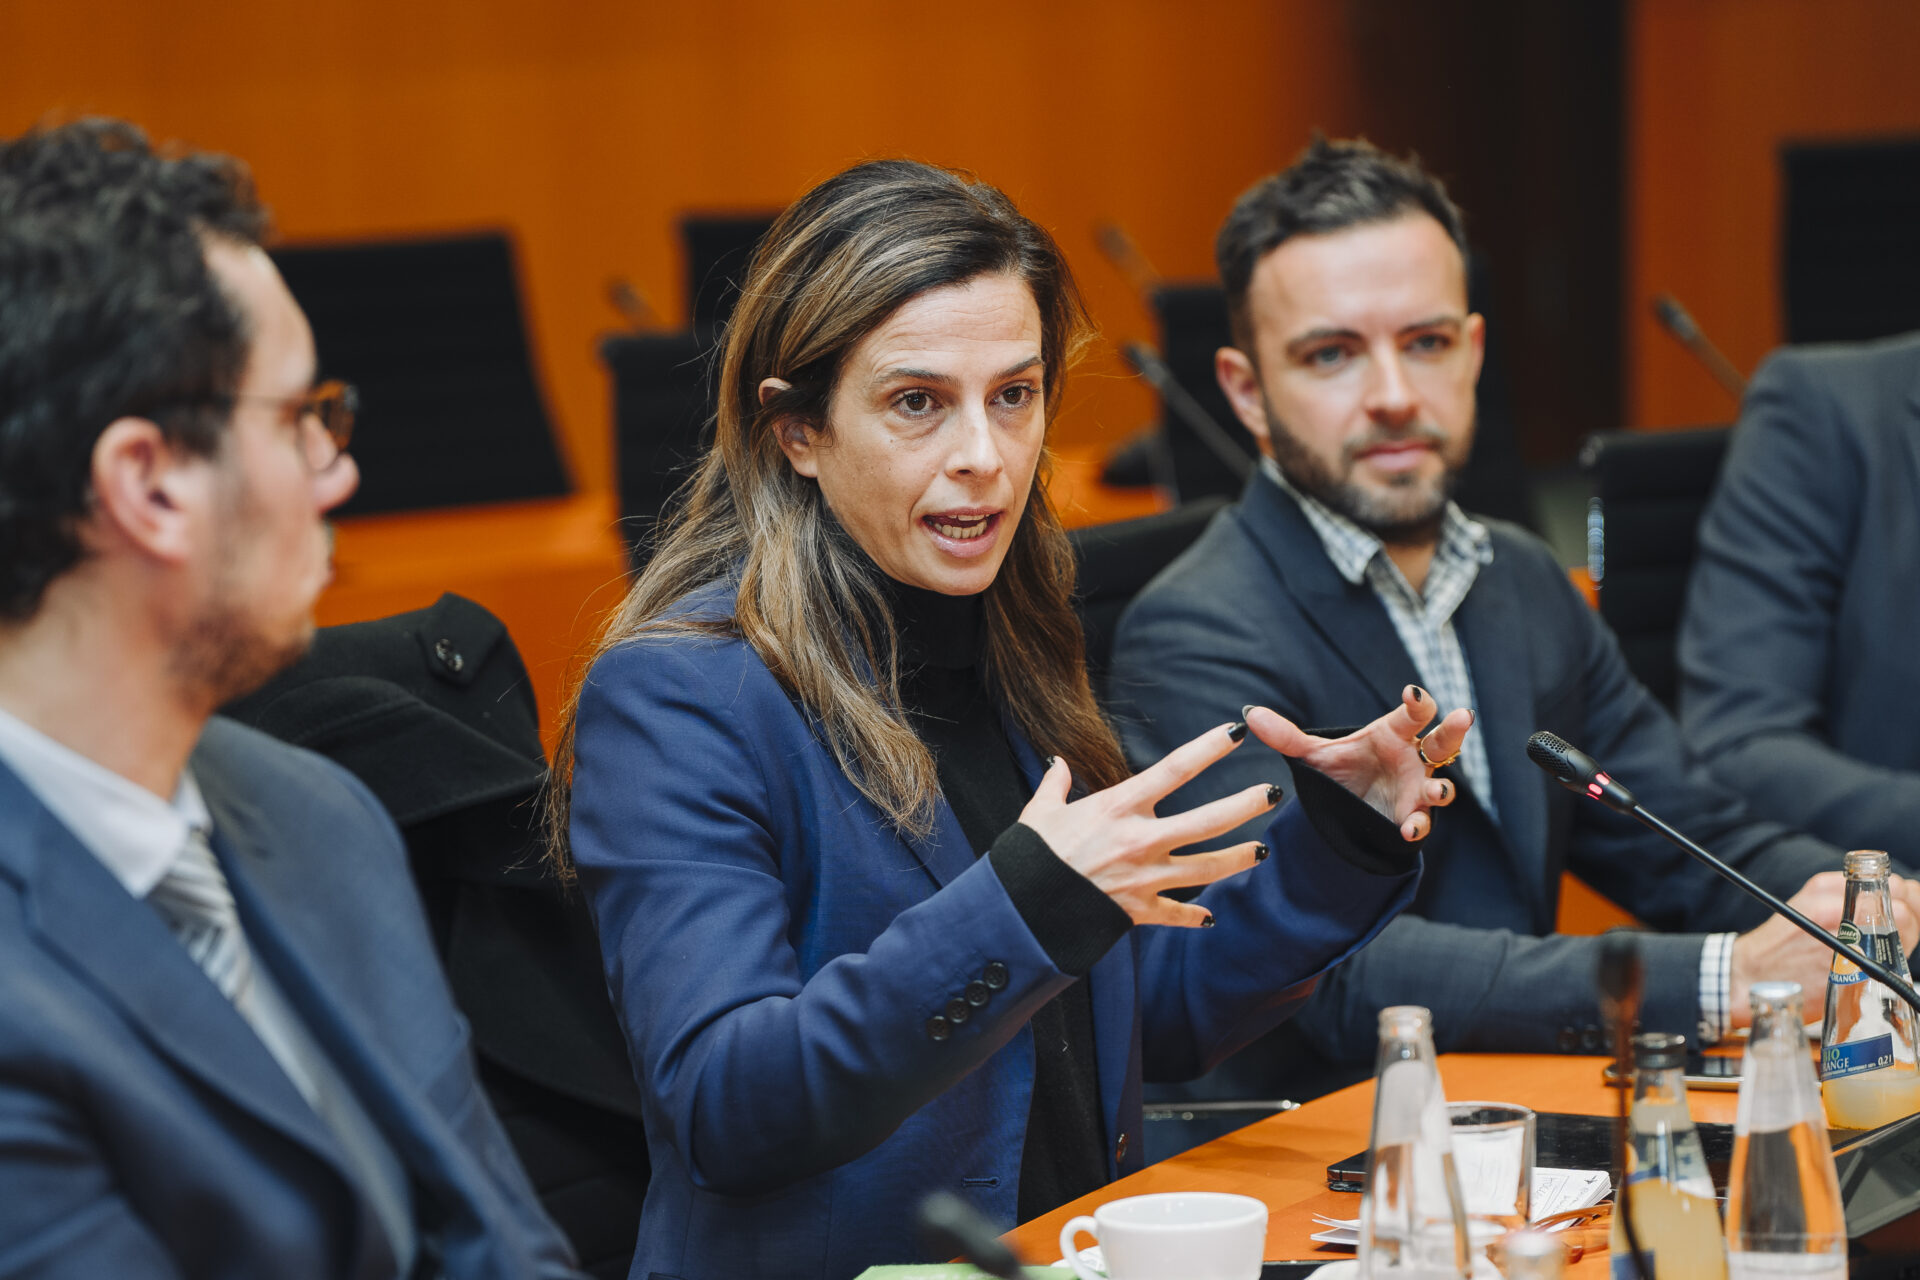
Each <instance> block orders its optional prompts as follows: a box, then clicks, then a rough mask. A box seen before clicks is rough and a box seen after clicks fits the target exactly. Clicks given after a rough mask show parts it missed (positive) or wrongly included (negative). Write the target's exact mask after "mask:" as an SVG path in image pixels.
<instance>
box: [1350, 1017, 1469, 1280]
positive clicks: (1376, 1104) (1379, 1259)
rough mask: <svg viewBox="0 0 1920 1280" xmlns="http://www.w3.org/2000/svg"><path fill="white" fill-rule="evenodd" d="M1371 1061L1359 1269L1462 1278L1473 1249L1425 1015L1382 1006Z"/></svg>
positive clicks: (1412, 1278)
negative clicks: (1370, 1118) (1370, 1116)
mask: <svg viewBox="0 0 1920 1280" xmlns="http://www.w3.org/2000/svg"><path fill="white" fill-rule="evenodd" d="M1375 1061H1376V1066H1375V1068H1374V1085H1375V1091H1374V1098H1373V1141H1372V1143H1371V1146H1370V1148H1369V1151H1368V1159H1367V1189H1366V1194H1365V1195H1364V1196H1362V1197H1361V1200H1360V1268H1359V1270H1360V1274H1361V1276H1363V1277H1378V1278H1380V1280H1386V1278H1387V1277H1393V1280H1417V1278H1420V1277H1434V1278H1435V1280H1440V1278H1443V1277H1446V1278H1450V1277H1459V1276H1470V1275H1472V1274H1473V1261H1474V1254H1473V1247H1472V1244H1471V1241H1470V1238H1469V1236H1468V1233H1467V1211H1466V1201H1465V1199H1464V1198H1462V1196H1461V1194H1460V1180H1459V1176H1458V1175H1457V1174H1456V1173H1455V1171H1454V1164H1453V1140H1452V1132H1451V1129H1452V1126H1451V1123H1450V1122H1449V1120H1448V1118H1447V1100H1446V1096H1445V1095H1444V1094H1443V1093H1442V1092H1441V1089H1440V1072H1439V1069H1438V1068H1437V1067H1436V1066H1435V1065H1434V1055H1433V1015H1432V1014H1431V1013H1429V1012H1428V1011H1427V1010H1425V1009H1422V1008H1420V1007H1419V1006H1417V1005H1395V1006H1393V1007H1391V1008H1386V1009H1382V1010H1381V1011H1380V1054H1379V1057H1378V1058H1377V1059H1376V1060H1375Z"/></svg>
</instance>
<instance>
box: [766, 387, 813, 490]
mask: <svg viewBox="0 0 1920 1280" xmlns="http://www.w3.org/2000/svg"><path fill="white" fill-rule="evenodd" d="M791 390H793V384H792V383H790V382H788V381H786V380H785V379H783V378H763V379H761V381H760V403H761V404H762V405H765V404H766V403H767V401H769V400H771V399H773V398H774V397H775V396H777V395H779V394H780V393H781V392H783V391H791ZM818 435H819V433H818V432H817V431H815V430H814V428H813V427H811V426H809V425H808V424H807V421H806V420H805V419H804V418H801V417H798V416H796V415H793V414H788V415H786V416H785V417H782V418H781V419H779V420H778V421H777V422H775V423H774V424H773V438H774V439H775V440H778V441H779V442H780V452H782V453H784V454H786V455H787V463H788V465H789V466H791V467H792V468H793V469H794V471H796V472H798V473H799V474H800V475H803V476H806V477H807V478H808V479H809V480H818V479H819V478H820V459H819V457H818V453H819V448H820V444H819V440H818V438H817V437H818Z"/></svg>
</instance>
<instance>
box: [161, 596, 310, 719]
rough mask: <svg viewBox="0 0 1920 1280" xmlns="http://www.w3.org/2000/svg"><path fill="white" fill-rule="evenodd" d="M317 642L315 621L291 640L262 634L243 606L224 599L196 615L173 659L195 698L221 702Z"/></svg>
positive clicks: (179, 679)
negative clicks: (238, 607) (242, 608)
mask: <svg viewBox="0 0 1920 1280" xmlns="http://www.w3.org/2000/svg"><path fill="white" fill-rule="evenodd" d="M312 647H313V629H312V628H311V627H309V628H307V629H305V630H304V631H303V632H302V633H301V634H300V635H299V636H297V637H295V638H293V639H291V640H272V639H269V638H268V637H266V636H263V635H261V634H260V632H259V631H258V630H257V629H256V628H255V627H254V626H253V624H252V622H251V620H250V619H249V618H247V616H246V614H245V612H244V611H243V610H240V609H236V608H234V607H232V604H231V602H230V601H228V600H225V599H221V600H217V601H216V602H215V605H214V607H213V608H211V609H209V610H208V611H207V612H206V613H204V614H203V615H202V616H200V617H198V618H195V619H194V620H193V622H192V624H191V625H190V626H189V627H188V629H187V633H186V634H185V635H184V636H182V637H181V638H180V641H179V643H178V644H176V645H175V646H174V650H173V656H172V659H171V661H170V663H169V665H170V667H171V669H172V672H173V677H174V679H175V681H176V682H178V685H179V687H180V689H181V690H182V691H183V692H184V693H185V694H186V696H187V697H188V698H189V699H191V700H192V701H193V702H194V703H195V704H197V705H200V706H205V707H221V706H225V705H226V704H227V703H229V702H232V701H233V700H234V699H235V698H239V697H242V696H244V695H246V694H249V693H252V692H253V691H254V690H255V689H258V688H259V687H260V686H261V685H263V684H265V683H266V682H267V681H269V680H271V679H273V677H275V676H277V675H279V674H280V673H281V672H282V671H285V670H286V669H287V668H288V667H290V666H292V665H293V664H294V663H296V662H298V661H300V659H302V658H304V657H305V656H306V655H307V650H308V649H310V648H312Z"/></svg>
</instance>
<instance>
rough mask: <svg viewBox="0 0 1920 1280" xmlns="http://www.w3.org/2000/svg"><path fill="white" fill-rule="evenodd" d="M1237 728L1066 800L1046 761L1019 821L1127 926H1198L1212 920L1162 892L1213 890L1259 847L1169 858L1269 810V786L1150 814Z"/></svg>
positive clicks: (1273, 795)
mask: <svg viewBox="0 0 1920 1280" xmlns="http://www.w3.org/2000/svg"><path fill="white" fill-rule="evenodd" d="M1245 736H1246V726H1245V725H1244V724H1231V725H1221V726H1220V727H1219V728H1217V729H1209V730H1208V731H1207V732H1205V733H1203V734H1201V735H1200V736H1199V737H1197V738H1195V739H1194V740H1193V741H1192V742H1189V743H1187V744H1186V745H1185V746H1182V747H1176V748H1175V749H1174V750H1172V751H1170V752H1168V753H1167V755H1166V756H1165V757H1164V758H1163V759H1161V760H1160V762H1159V763H1158V764H1155V765H1154V766H1152V767H1151V768H1149V769H1144V770H1142V771H1141V772H1139V773H1136V774H1135V775H1134V776H1133V777H1131V778H1128V779H1127V780H1126V781H1125V782H1122V783H1119V784H1117V785H1115V786H1111V787H1108V788H1107V789H1106V790H1105V791H1096V792H1094V793H1093V794H1092V795H1090V796H1085V797H1082V798H1081V799H1079V800H1074V801H1071V802H1069V801H1068V800H1067V794H1068V792H1069V791H1070V790H1071V789H1072V787H1073V774H1072V771H1071V770H1069V769H1068V768H1067V765H1066V762H1065V761H1062V760H1057V759H1056V760H1054V761H1052V762H1051V763H1050V764H1049V765H1048V767H1047V772H1046V774H1045V775H1044V776H1043V777H1042V778H1041V779H1040V789H1039V790H1038V791H1035V792H1034V794H1033V799H1032V800H1029V801H1028V802H1027V807H1026V808H1025V809H1023V810H1021V811H1020V821H1021V822H1023V823H1025V824H1026V825H1027V826H1028V827H1031V828H1032V829H1033V830H1034V831H1035V832H1037V833H1038V834H1039V836H1040V838H1041V839H1043V840H1045V841H1046V842H1047V847H1048V848H1050V849H1052V850H1053V851H1054V853H1055V854H1057V855H1058V856H1059V857H1060V859H1061V860H1062V861H1063V862H1065V863H1066V864H1067V865H1068V866H1070V867H1072V868H1073V869H1074V870H1075V871H1078V872H1079V873H1080V874H1081V875H1083V876H1085V877H1086V878H1087V879H1089V880H1091V881H1093V883H1094V885H1095V886H1096V887H1097V888H1099V889H1100V890H1101V891H1102V892H1103V893H1105V894H1106V895H1107V896H1108V897H1109V898H1112V899H1113V900H1114V901H1115V902H1117V903H1119V904H1120V906H1121V908H1122V909H1123V910H1124V911H1125V912H1126V913H1127V915H1128V916H1130V917H1131V918H1132V920H1133V922H1134V923H1135V924H1176V925H1185V926H1187V927H1188V928H1198V927H1203V926H1206V925H1210V924H1212V923H1213V915H1212V913H1211V912H1209V911H1208V910H1207V909H1206V908H1205V907H1200V906H1195V905H1193V904H1192V903H1189V902H1180V901H1178V900H1176V899H1173V898H1165V897H1162V896H1161V894H1162V893H1163V892H1164V891H1165V890H1168V889H1180V888H1191V887H1194V886H1198V885H1208V884H1212V883H1213V882H1214V881H1216V880H1221V879H1224V878H1225V877H1227V876H1230V875H1233V874H1234V873H1236V872H1240V871H1245V870H1246V869H1247V868H1248V867H1251V866H1253V865H1254V863H1256V862H1259V861H1260V860H1262V859H1263V858H1265V857H1266V856H1267V849H1266V846H1265V845H1263V844H1261V843H1259V842H1258V841H1253V840H1249V841H1247V842H1246V843H1245V844H1238V845H1233V846H1231V847H1229V848H1226V849H1220V850H1217V851H1215V852H1212V853H1194V854H1187V855H1184V856H1182V857H1178V858H1176V857H1174V856H1172V855H1173V851H1174V850H1175V849H1179V848H1183V847H1185V846H1186V845H1190V844H1194V843H1196V842H1198V841H1201V840H1209V839H1211V838H1213V837H1214V836H1217V835H1223V834H1225V833H1226V832H1228V831H1231V830H1233V829H1234V828H1235V827H1237V826H1239V825H1240V824H1241V823H1243V822H1245V821H1247V820H1248V819H1249V818H1253V817H1255V816H1257V815H1259V814H1261V813H1263V812H1265V811H1266V810H1268V809H1271V808H1273V806H1274V804H1275V803H1276V802H1277V801H1278V800H1279V798H1280V790H1279V788H1278V787H1276V786H1269V785H1259V786H1253V787H1248V788H1247V789H1246V790H1244V791H1240V792H1237V793H1236V794H1234V795H1230V796H1223V797H1221V798H1220V799H1218V800H1215V801H1213V802H1211V803H1209V804H1203V805H1201V806H1200V807H1199V808H1197V809H1190V810H1188V811H1187V812H1186V813H1181V814H1175V815H1173V816H1172V817H1167V818H1158V817H1155V816H1154V812H1153V807H1154V806H1155V805H1156V804H1158V803H1160V801H1162V800H1164V799H1166V798H1167V796H1169V795H1171V794H1172V793H1173V792H1174V791H1176V790H1178V789H1179V788H1180V787H1182V786H1184V785H1185V784H1187V783H1188V782H1191V781H1192V780H1193V779H1194V778H1196V777H1197V776H1199V774H1200V772H1201V770H1203V769H1205V768H1206V767H1207V766H1208V765H1210V764H1212V763H1213V762H1214V761H1216V760H1218V759H1220V758H1221V757H1222V756H1224V755H1226V754H1227V753H1228V752H1229V751H1232V750H1233V749H1234V748H1235V747H1236V746H1238V745H1240V742H1241V739H1243V738H1244V737H1245Z"/></svg>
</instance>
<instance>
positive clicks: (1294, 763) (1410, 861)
mask: <svg viewBox="0 0 1920 1280" xmlns="http://www.w3.org/2000/svg"><path fill="white" fill-rule="evenodd" d="M1287 766H1288V768H1289V769H1291V770H1292V772H1293V788H1294V793H1295V795H1296V797H1297V798H1298V799H1299V801H1300V808H1301V809H1302V811H1304V812H1305V813H1306V815H1307V821H1308V822H1311V823H1312V824H1313V829H1314V831H1315V832H1317V833H1318V834H1319V836H1320V838H1321V839H1322V840H1324V841H1326V842H1327V847H1328V848H1329V849H1332V850H1333V851H1334V852H1335V853H1337V854H1339V855H1340V857H1341V859H1342V860H1344V861H1345V862H1346V863H1347V865H1349V866H1351V867H1354V868H1357V869H1358V870H1361V871H1364V872H1366V873H1367V874H1369V875H1376V876H1403V875H1406V874H1407V873H1408V872H1410V871H1412V870H1414V869H1415V868H1416V867H1418V866H1419V865H1420V842H1419V841H1417V840H1415V841H1409V840H1405V839H1402V838H1401V835H1400V828H1399V827H1398V826H1396V825H1395V824H1394V823H1393V822H1392V821H1391V820H1390V819H1389V818H1387V817H1386V816H1385V815H1384V814H1382V813H1380V812H1379V811H1378V810H1376V809H1375V808H1374V807H1373V806H1372V805H1370V804H1368V803H1367V802H1366V801H1365V800H1362V799H1361V798H1360V797H1359V796H1356V795H1355V794H1353V792H1351V791H1349V790H1347V789H1346V788H1345V787H1343V786H1341V785H1340V784H1339V783H1337V782H1335V781H1334V780H1333V779H1332V778H1329V777H1328V776H1327V775H1326V774H1324V773H1321V772H1320V771H1319V770H1318V769H1315V768H1313V767H1312V766H1310V765H1307V764H1304V763H1302V762H1301V761H1299V760H1295V759H1293V758H1291V757H1289V758H1288V760H1287Z"/></svg>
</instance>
